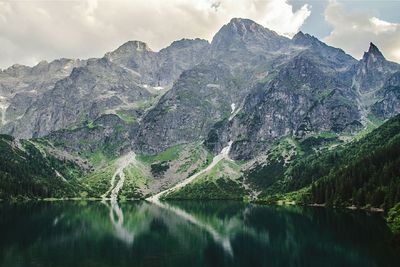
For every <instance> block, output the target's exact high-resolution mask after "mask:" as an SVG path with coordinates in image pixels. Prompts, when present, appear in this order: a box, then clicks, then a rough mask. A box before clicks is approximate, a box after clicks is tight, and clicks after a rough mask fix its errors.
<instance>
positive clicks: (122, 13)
mask: <svg viewBox="0 0 400 267" xmlns="http://www.w3.org/2000/svg"><path fill="white" fill-rule="evenodd" d="M309 15H310V7H309V6H308V5H304V6H303V7H301V8H300V9H299V10H297V11H293V10H292V6H291V5H290V4H288V2H287V0H267V1H266V0H168V1H166V0H146V1H142V0H101V1H99V0H71V1H66V0H63V1H40V0H30V1H29V0H25V1H12V2H11V1H9V2H0V47H1V48H2V49H0V67H6V66H9V65H11V64H13V63H22V64H30V65H31V64H35V63H37V62H38V61H39V60H41V59H46V60H52V59H55V58H60V57H69V58H77V57H79V58H87V57H99V56H101V55H103V54H104V53H105V52H107V51H110V50H112V49H115V48H116V47H118V46H119V45H121V44H122V43H124V42H126V41H128V40H142V41H145V42H147V43H148V44H149V45H150V47H152V48H153V49H155V50H158V49H160V48H162V47H165V46H167V45H169V44H170V43H171V42H172V41H174V40H177V39H181V38H184V37H186V38H195V37H200V38H205V39H208V40H211V39H212V37H213V35H214V34H215V33H216V31H218V30H219V28H220V27H221V26H222V25H223V24H225V23H227V22H228V21H229V20H230V19H231V18H232V17H242V18H250V19H253V20H255V21H256V22H258V23H260V24H262V25H264V26H266V27H268V28H270V29H272V30H275V31H277V32H278V33H280V34H285V35H287V36H291V35H293V34H294V33H296V32H297V31H298V30H299V28H300V27H301V25H302V24H303V23H304V21H305V20H306V19H307V17H308V16H309Z"/></svg>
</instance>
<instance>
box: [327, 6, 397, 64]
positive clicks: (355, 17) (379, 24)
mask: <svg viewBox="0 0 400 267" xmlns="http://www.w3.org/2000/svg"><path fill="white" fill-rule="evenodd" d="M325 20H326V21H327V22H328V23H330V24H331V25H332V26H333V30H332V32H331V33H330V35H329V36H327V37H326V38H325V39H324V41H325V42H326V43H328V44H330V45H332V46H335V47H340V48H343V49H344V50H345V51H346V52H348V53H350V54H351V55H353V56H354V57H356V58H361V57H362V54H363V51H365V50H368V46H369V43H370V42H373V43H374V44H376V45H377V46H378V47H379V49H380V50H381V51H382V53H383V54H384V55H385V57H386V58H387V59H389V60H392V61H396V62H400V24H398V23H391V22H387V21H384V20H381V19H379V18H377V17H374V16H369V15H368V14H364V13H354V14H346V12H345V11H344V7H343V5H342V4H340V3H338V2H336V1H331V2H330V3H329V5H328V7H327V8H326V10H325Z"/></svg>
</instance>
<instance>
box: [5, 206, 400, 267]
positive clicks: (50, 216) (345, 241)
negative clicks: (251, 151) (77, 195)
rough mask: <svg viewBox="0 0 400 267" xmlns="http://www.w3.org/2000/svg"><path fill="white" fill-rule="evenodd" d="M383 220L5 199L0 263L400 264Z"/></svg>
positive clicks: (275, 209) (289, 210) (252, 209)
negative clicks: (11, 200) (21, 201)
mask: <svg viewBox="0 0 400 267" xmlns="http://www.w3.org/2000/svg"><path fill="white" fill-rule="evenodd" d="M389 239H390V231H389V229H388V228H387V226H386V225H385V223H384V220H383V219H382V217H381V216H380V215H378V214H368V213H366V212H356V211H343V210H329V209H324V208H305V207H296V206H291V207H283V206H261V205H253V204H246V203H241V202H230V201H207V202H201V201H181V202H162V203H160V204H151V203H149V202H146V201H134V202H124V203H116V202H113V203H110V202H77V201H76V202H75V201H60V202H28V203H18V204H6V203H0V266H4V267H14V266H15V267H16V266H21V267H30V266H46V267H47V266H49V267H50V266H51V267H64V266H65V267H83V266H85V267H86V266H93V267H103V266H104V267H111V266H112V267H119V266H121V267H122V266H130V267H132V266H251V267H258V266H362V267H367V266H399V265H398V264H399V262H400V255H399V254H400V253H398V251H397V253H396V251H395V250H393V249H392V248H391V247H390V246H389V244H388V240H389Z"/></svg>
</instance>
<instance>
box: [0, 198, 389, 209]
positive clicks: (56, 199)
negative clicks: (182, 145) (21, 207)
mask: <svg viewBox="0 0 400 267" xmlns="http://www.w3.org/2000/svg"><path fill="white" fill-rule="evenodd" d="M147 198H148V197H143V198H126V199H120V200H117V202H127V201H146V202H150V203H151V201H149V200H147ZM111 200H112V199H111V198H101V197H89V198H79V197H71V198H37V199H34V198H27V199H0V203H25V202H60V201H93V202H94V201H99V202H102V201H111ZM161 201H237V202H243V203H248V204H257V205H264V206H298V207H315V208H326V209H341V210H352V211H360V210H362V211H368V212H374V213H385V210H384V209H382V208H377V207H357V206H355V205H352V206H327V205H326V204H320V203H309V204H299V203H296V202H295V201H289V202H287V201H276V202H275V203H271V202H265V201H262V200H256V201H244V200H240V199H161Z"/></svg>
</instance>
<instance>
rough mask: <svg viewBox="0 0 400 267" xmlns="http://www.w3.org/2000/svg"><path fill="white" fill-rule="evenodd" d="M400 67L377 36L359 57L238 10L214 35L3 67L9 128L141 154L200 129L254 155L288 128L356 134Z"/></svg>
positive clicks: (215, 145) (390, 104)
mask: <svg viewBox="0 0 400 267" xmlns="http://www.w3.org/2000/svg"><path fill="white" fill-rule="evenodd" d="M399 71H400V67H399V65H398V64H396V63H393V62H389V61H387V60H386V59H385V58H384V56H383V55H382V53H381V52H380V51H379V49H378V48H377V47H376V46H375V45H373V44H371V45H370V48H369V51H368V52H366V53H365V54H364V57H363V59H361V60H360V61H357V60H355V59H354V58H352V57H351V56H349V55H347V54H346V53H345V52H344V51H343V50H341V49H338V48H334V47H330V46H328V45H326V44H324V43H323V42H321V41H319V40H318V39H317V38H315V37H313V36H310V35H308V34H304V33H302V32H299V33H298V34H296V35H295V36H294V37H293V39H288V38H286V37H283V36H280V35H278V34H277V33H275V32H273V31H271V30H268V29H266V28H264V27H262V26H261V25H259V24H257V23H255V22H253V21H251V20H247V19H232V20H231V21H230V22H229V23H227V24H226V25H224V26H223V27H222V28H221V29H220V31H219V32H218V33H217V34H216V35H215V36H214V38H213V40H212V42H211V44H209V43H208V42H207V41H205V40H201V39H195V40H187V39H182V40H180V41H176V42H173V43H172V44H171V45H170V46H168V47H167V48H165V49H162V50H161V51H159V52H154V51H152V50H151V49H150V48H149V47H148V45H147V44H145V43H143V42H139V41H130V42H127V43H125V44H123V45H122V46H120V47H119V48H118V49H116V50H115V51H112V52H109V53H107V54H105V56H104V57H103V58H101V59H89V60H85V61H80V60H67V59H62V60H58V61H54V62H51V63H46V62H43V63H40V64H38V65H37V66H35V67H33V68H29V67H24V66H18V65H16V66H13V67H11V68H9V69H7V70H4V71H2V72H1V73H0V112H1V113H2V120H1V122H2V124H1V125H2V126H1V132H3V133H8V134H12V135H14V136H16V137H24V138H30V137H40V136H44V135H48V134H50V136H52V138H53V139H54V140H55V139H60V140H64V141H65V142H66V141H67V140H71V141H73V142H72V143H71V144H73V145H72V147H78V148H79V149H85V150H93V149H95V147H93V146H92V144H87V143H85V142H84V143H85V144H80V143H79V140H80V139H82V140H89V139H92V140H95V141H96V142H98V143H100V144H105V143H107V142H110V143H112V144H113V146H114V145H116V146H117V144H119V145H120V148H119V149H120V151H125V149H127V146H128V147H129V148H134V150H135V151H137V152H140V153H144V154H158V153H160V152H162V151H164V150H165V149H167V148H169V147H172V146H174V145H177V144H183V143H192V142H201V141H204V144H205V145H206V147H207V148H208V149H209V150H210V151H212V152H214V153H218V152H220V150H221V149H222V148H223V147H225V146H226V145H227V143H228V142H229V141H232V142H233V145H232V150H231V157H232V158H235V159H249V158H253V157H255V156H257V155H258V154H259V153H261V152H262V151H265V150H267V149H268V148H269V147H270V145H271V144H272V143H274V142H275V141H276V140H278V139H279V138H281V137H283V136H286V135H292V136H295V137H297V138H304V137H307V136H308V135H310V134H318V133H322V132H333V133H337V134H353V133H355V132H357V131H359V130H360V129H362V128H363V127H365V126H366V124H367V123H368V120H369V118H370V117H371V116H374V117H376V118H379V119H382V120H383V119H387V118H389V117H391V116H393V115H395V114H397V113H398V112H399V111H400V101H399V88H400V87H399V80H400V78H399ZM106 118H107V119H106ZM99 120H104V121H103V123H102V124H101V127H100V126H99V125H98V122H99ZM82 125H86V126H85V127H83V128H82V127H81V126H82ZM77 126H79V127H77ZM91 127H94V128H91ZM65 128H69V130H74V131H69V130H65V131H60V130H61V129H65ZM77 129H78V130H77ZM107 140H108V141H107ZM72 147H71V149H72ZM129 148H128V149H129ZM115 151H117V152H116V153H117V154H118V153H119V152H118V148H116V150H115Z"/></svg>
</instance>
